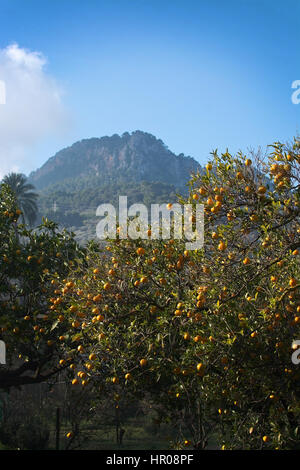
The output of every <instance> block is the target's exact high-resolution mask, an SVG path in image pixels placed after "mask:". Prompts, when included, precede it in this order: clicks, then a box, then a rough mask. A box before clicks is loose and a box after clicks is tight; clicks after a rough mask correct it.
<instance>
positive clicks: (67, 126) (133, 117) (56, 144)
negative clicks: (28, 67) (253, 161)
mask: <svg viewBox="0 0 300 470" xmlns="http://www.w3.org/2000/svg"><path fill="white" fill-rule="evenodd" d="M0 18H1V28H0V50H1V49H2V50H5V49H6V48H7V47H8V46H9V45H12V44H17V45H18V48H19V49H20V50H23V51H27V52H26V53H27V54H30V53H31V54H34V53H36V52H39V53H40V54H41V56H42V57H43V60H44V59H46V60H47V62H46V63H45V64H44V62H43V63H42V64H41V65H40V71H39V74H40V75H39V78H38V83H39V84H40V83H41V77H43V78H44V79H45V82H43V87H42V86H41V87H40V88H41V89H42V90H43V93H44V92H46V91H45V89H46V88H47V87H48V86H49V87H50V88H51V86H52V85H53V87H54V88H51V90H52V91H51V94H50V95H49V93H48V95H47V99H46V100H44V98H43V97H42V96H43V95H39V97H38V98H37V99H38V100H39V103H44V101H45V103H46V104H45V108H44V109H43V107H42V104H40V106H39V107H38V110H31V112H32V114H33V112H34V113H35V117H36V122H40V121H41V119H43V117H44V116H45V115H47V116H49V122H45V123H43V128H42V131H41V132H40V133H39V132H38V131H39V126H38V124H35V126H36V127H37V135H34V133H33V132H32V137H31V138H30V139H27V140H26V138H24V135H25V134H26V132H27V131H28V128H29V127H30V122H31V115H30V110H28V114H26V113H27V108H26V106H27V107H29V108H30V101H29V104H28V101H25V103H24V104H23V105H22V109H21V110H18V108H17V107H15V108H14V109H13V110H12V111H11V113H12V116H11V120H12V122H13V117H14V116H15V120H16V121H17V120H18V119H19V116H23V114H22V113H23V112H24V113H25V114H24V116H23V117H22V122H26V129H25V130H23V128H22V129H20V127H21V124H20V123H19V124H18V126H19V127H18V129H17V130H16V135H21V136H22V139H20V142H19V144H18V151H19V153H18V152H17V151H16V149H14V151H13V152H12V153H11V155H12V157H10V156H9V155H10V150H9V149H10V147H9V145H10V144H11V146H13V145H14V144H15V146H16V143H14V142H13V140H14V129H13V124H11V125H10V129H9V132H8V133H7V132H6V131H5V112H8V111H7V110H8V109H9V95H7V107H5V106H1V107H0V124H1V123H2V128H3V129H2V130H3V135H5V136H7V135H9V136H10V137H9V138H10V139H11V140H9V139H8V137H6V140H7V141H6V142H5V147H4V148H3V149H2V156H1V155H0V174H1V161H2V172H4V171H7V169H8V168H17V169H19V170H20V171H24V172H25V173H28V172H29V171H31V170H33V169H35V168H36V167H37V166H40V165H41V164H42V163H44V162H45V161H46V160H47V159H48V158H49V157H50V156H52V155H53V154H54V153H55V152H56V151H58V150H60V149H61V148H62V147H65V146H68V145H70V144H72V143H73V142H75V141H77V140H80V139H82V138H88V137H101V136H103V135H112V134H114V133H119V134H122V133H123V132H125V131H129V132H130V131H134V130H137V129H140V130H143V131H146V132H150V133H152V134H154V135H156V136H157V137H158V138H161V139H162V140H163V141H164V142H165V143H166V144H167V145H168V147H169V148H170V149H171V150H172V151H174V152H176V153H180V152H183V153H185V154H186V155H191V156H193V157H194V158H196V159H197V160H198V161H200V162H205V161H206V160H207V159H208V158H209V153H210V152H211V151H212V150H213V149H215V148H219V149H220V150H225V149H226V147H229V149H230V150H232V151H237V150H239V149H242V150H243V151H246V150H247V148H249V147H254V148H256V147H257V146H262V147H265V146H266V145H267V144H269V143H272V142H273V141H274V140H283V141H285V140H290V139H292V138H293V136H294V135H295V134H296V133H297V131H298V132H300V104H298V105H295V104H293V103H292V101H291V95H292V92H293V90H292V88H291V84H292V82H293V81H295V80H297V79H298V80H300V1H299V0H285V1H283V0H280V1H278V0H226V1H223V0H198V1H192V0H97V1H96V0H86V1H81V0H43V1H40V0H26V1H24V0H0ZM5 64H6V65H5V66H6V69H4V68H3V70H7V69H9V70H10V71H11V64H10V65H9V64H8V63H7V61H6V62H5ZM19 64H20V61H19ZM2 65H3V64H2ZM3 67H4V65H3ZM23 69H24V67H23V68H22V71H21V72H20V71H19V72H18V73H25V72H24V70H23ZM3 73H4V72H3ZM35 77H36V76H35ZM0 80H1V61H0ZM16 82H17V83H20V80H19V78H16ZM22 83H24V81H22ZM34 83H36V82H34ZM39 86H40V85H39ZM34 87H35V88H36V85H34V86H33V88H34ZM55 87H56V88H57V90H58V92H59V93H60V98H59V100H60V103H59V107H60V109H59V110H57V109H54V107H53V106H54V105H53V103H50V101H51V96H54V95H55ZM7 88H8V89H9V84H8V86H7ZM22 90H23V89H22ZM13 93H14V90H13V89H11V90H10V95H12V94H13ZM23 93H24V92H23ZM41 93H42V91H41ZM19 101H20V100H18V102H19ZM19 106H21V104H20V105H19ZM48 107H50V109H51V111H48ZM25 108H26V109H25ZM24 110H25V111H26V112H25V111H24ZM1 113H2V121H1ZM39 113H41V118H40V117H39ZM51 113H53V116H55V117H53V119H52V121H51V119H50V116H51V115H52V114H51ZM34 122H35V121H34V119H33V123H34ZM55 123H57V128H56V126H55ZM47 125H48V127H47ZM4 131H5V134H4ZM29 132H30V129H29ZM0 137H1V131H0ZM4 138H5V137H3V139H4ZM20 149H21V151H20ZM0 152H1V143H0ZM5 152H6V153H7V155H8V156H9V157H8V158H9V160H10V162H9V164H10V165H11V167H8V163H7V160H6V164H4V163H3V159H4V153H5ZM5 158H7V156H6V157H5Z"/></svg>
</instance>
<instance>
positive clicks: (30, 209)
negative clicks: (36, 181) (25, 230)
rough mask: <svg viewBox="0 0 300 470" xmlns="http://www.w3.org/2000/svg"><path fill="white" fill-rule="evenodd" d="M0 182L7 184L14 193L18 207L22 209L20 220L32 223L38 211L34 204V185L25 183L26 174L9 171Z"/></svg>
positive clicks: (35, 195)
mask: <svg viewBox="0 0 300 470" xmlns="http://www.w3.org/2000/svg"><path fill="white" fill-rule="evenodd" d="M2 183H5V184H7V185H8V186H9V187H10V188H11V190H12V191H13V193H14V194H15V197H16V201H17V204H18V206H19V209H20V210H21V211H22V214H21V217H22V222H23V223H24V224H25V223H28V224H29V225H33V223H34V222H35V219H36V216H37V212H38V208H37V204H36V200H37V198H38V195H37V194H36V193H35V192H33V191H34V189H35V187H34V186H33V185H32V184H29V183H27V178H26V176H24V175H22V174H21V173H9V174H8V175H6V176H4V178H3V180H2Z"/></svg>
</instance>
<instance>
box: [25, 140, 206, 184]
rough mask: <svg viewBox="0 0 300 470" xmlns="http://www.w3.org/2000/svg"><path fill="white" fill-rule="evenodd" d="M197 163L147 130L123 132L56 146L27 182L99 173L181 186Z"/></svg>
mask: <svg viewBox="0 0 300 470" xmlns="http://www.w3.org/2000/svg"><path fill="white" fill-rule="evenodd" d="M199 167H200V165H199V163H197V162H196V160H194V159H193V158H191V157H185V156H184V155H183V154H180V155H175V154H174V153H173V152H171V151H170V150H169V149H168V148H167V147H166V145H165V144H164V143H163V142H162V141H161V140H160V139H157V138H156V137H154V136H153V135H151V134H148V133H146V132H141V131H135V132H132V134H129V133H128V132H125V133H124V134H123V135H122V136H119V135H117V134H115V135H113V136H111V137H102V138H91V139H84V140H81V141H80V142H76V143H75V144H73V145H72V146H71V147H68V148H65V149H63V150H60V151H59V152H58V153H56V155H54V156H53V157H51V158H49V160H48V161H47V162H46V163H45V164H44V165H43V166H42V167H41V168H39V169H38V170H36V171H34V172H32V173H31V174H30V175H29V181H30V183H32V184H34V186H35V187H36V188H37V189H44V188H46V187H48V186H49V185H51V184H55V183H58V182H61V181H64V180H66V179H70V178H78V177H86V176H99V177H103V178H104V179H105V180H108V179H112V178H117V179H120V178H122V179H123V180H130V181H136V182H140V181H149V182H152V181H160V182H165V183H168V184H173V185H174V186H176V187H183V186H184V185H185V183H186V182H187V181H188V179H189V176H190V174H191V172H193V171H197V169H198V168H199Z"/></svg>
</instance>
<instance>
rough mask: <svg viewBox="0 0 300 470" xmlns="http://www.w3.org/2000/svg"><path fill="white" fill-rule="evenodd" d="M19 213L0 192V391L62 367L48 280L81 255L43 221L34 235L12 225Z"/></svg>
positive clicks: (11, 200)
mask: <svg viewBox="0 0 300 470" xmlns="http://www.w3.org/2000/svg"><path fill="white" fill-rule="evenodd" d="M21 214H22V213H21V211H20V210H19V209H18V207H17V203H16V200H15V198H14V196H13V193H12V192H11V191H10V189H9V187H8V186H6V185H5V184H3V185H1V188H0V279H1V280H0V339H1V340H2V341H4V343H5V346H6V356H7V358H6V359H7V360H6V364H5V365H0V388H2V389H9V388H10V387H11V386H19V385H22V384H28V383H37V382H41V381H43V380H45V379H46V378H48V377H50V376H51V375H53V374H55V373H56V372H57V371H58V370H61V369H62V368H63V367H64V364H63V363H61V364H59V363H58V355H57V353H58V350H59V349H60V347H61V343H60V342H59V340H58V338H57V336H56V335H54V334H53V333H52V331H51V329H50V326H51V325H52V323H49V317H48V310H47V309H48V290H49V289H50V286H51V284H50V283H51V279H50V276H51V275H53V274H54V273H56V274H59V275H60V276H64V275H65V274H66V273H67V272H69V270H70V268H72V265H73V263H75V262H76V258H77V257H80V256H81V255H82V251H81V250H80V249H79V247H78V246H77V243H76V242H75V240H74V238H73V235H72V234H69V233H67V232H65V231H64V232H59V231H58V230H57V227H56V225H55V224H53V223H52V222H48V221H45V223H44V224H43V225H41V226H40V227H39V228H38V229H36V230H27V229H26V227H25V226H24V225H22V224H19V223H18V219H19V217H20V215H21Z"/></svg>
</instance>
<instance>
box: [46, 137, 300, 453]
mask: <svg viewBox="0 0 300 470" xmlns="http://www.w3.org/2000/svg"><path fill="white" fill-rule="evenodd" d="M299 149H300V146H299V142H298V141H297V140H295V142H294V144H293V145H292V144H291V145H288V146H284V145H282V144H280V143H275V144H274V145H273V146H272V147H271V150H270V153H269V155H268V158H267V159H264V160H262V159H261V158H260V157H259V156H257V155H252V156H251V158H252V159H250V158H249V157H246V156H244V155H243V154H238V155H236V156H232V155H230V154H229V153H228V152H226V153H224V154H222V155H220V156H219V155H218V154H217V152H214V153H213V158H212V161H211V162H210V163H208V164H207V166H206V171H204V172H203V173H202V174H197V175H194V176H193V178H192V180H191V182H190V194H189V197H188V199H187V200H183V199H182V200H181V202H182V203H183V204H184V203H186V202H188V203H194V204H198V203H202V204H204V207H205V224H204V225H205V245H204V248H203V249H201V250H197V251H186V250H185V245H184V240H174V239H170V240H168V241H166V240H151V229H149V232H148V236H149V240H147V241H142V240H121V239H119V238H117V239H116V240H112V241H111V242H110V243H109V245H108V246H107V252H106V254H105V253H102V254H101V255H100V256H99V254H95V253H90V254H89V255H88V256H87V258H86V261H87V263H88V268H86V266H84V265H82V267H81V266H80V265H78V268H77V270H74V271H73V272H72V273H71V274H70V275H69V276H68V278H67V279H65V281H64V282H61V280H60V278H59V276H56V279H54V281H53V282H54V283H57V286H56V288H57V287H58V286H59V289H60V292H61V295H60V302H59V303H58V304H55V307H54V308H53V309H52V310H51V312H52V316H53V328H54V330H55V328H56V327H58V325H59V324H60V321H62V322H63V323H65V324H66V325H67V326H66V329H67V330H69V334H68V335H67V336H65V337H64V338H63V339H64V344H65V351H64V354H63V356H62V358H61V360H62V361H66V360H68V359H69V358H70V357H72V358H73V359H72V364H71V370H73V373H74V376H73V378H72V383H73V384H74V386H89V384H90V386H92V384H97V386H99V384H100V385H101V387H102V389H103V393H107V394H109V395H110V396H111V397H112V399H113V400H115V401H116V407H117V409H119V408H120V407H121V406H122V400H123V398H124V399H125V398H126V397H128V396H130V395H131V396H134V397H136V398H139V397H143V396H148V397H149V400H150V401H151V403H152V405H153V407H155V409H156V410H157V413H158V418H157V419H158V422H160V421H169V422H171V423H173V424H174V426H176V427H177V428H178V430H179V436H180V438H179V439H180V440H179V442H178V444H177V445H178V446H183V445H186V446H188V445H193V446H194V448H196V449H203V448H205V447H206V446H207V442H208V439H209V436H210V434H211V433H214V435H215V436H216V435H218V436H219V445H220V446H221V447H222V448H223V449H233V448H242V449H263V448H284V449H291V448H297V447H299V431H298V429H299V420H300V410H299V379H300V370H299V366H298V365H297V364H294V363H293V362H292V353H293V341H294V340H296V339H297V338H298V339H299V335H300V331H299V324H300V289H299V288H300V282H299V281H300V267H299V250H300V228H299V219H300V209H299V205H300V191H299V187H300V154H299ZM169 207H170V206H169ZM191 217H193V215H192V216H191ZM53 298H54V297H53ZM50 308H51V307H50Z"/></svg>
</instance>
